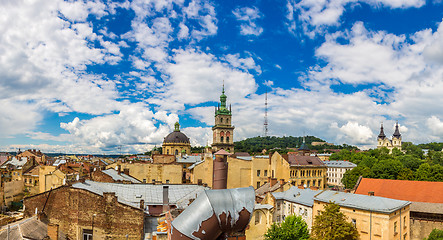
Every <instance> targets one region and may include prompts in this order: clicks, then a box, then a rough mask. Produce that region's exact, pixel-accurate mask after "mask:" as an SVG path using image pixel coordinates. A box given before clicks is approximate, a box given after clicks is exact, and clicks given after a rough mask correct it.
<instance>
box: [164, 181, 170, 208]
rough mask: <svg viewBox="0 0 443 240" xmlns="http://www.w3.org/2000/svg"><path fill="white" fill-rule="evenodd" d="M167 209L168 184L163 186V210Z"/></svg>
mask: <svg viewBox="0 0 443 240" xmlns="http://www.w3.org/2000/svg"><path fill="white" fill-rule="evenodd" d="M167 211H169V186H163V212H167Z"/></svg>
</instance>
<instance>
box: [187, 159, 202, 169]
mask: <svg viewBox="0 0 443 240" xmlns="http://www.w3.org/2000/svg"><path fill="white" fill-rule="evenodd" d="M202 162H204V161H200V162H196V163H194V164H192V165H191V166H189V167H188V169H189V170H191V169H194V168H195V167H196V166H197V165H199V164H200V163H202Z"/></svg>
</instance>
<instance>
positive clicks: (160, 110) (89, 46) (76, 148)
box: [0, 0, 443, 153]
mask: <svg viewBox="0 0 443 240" xmlns="http://www.w3.org/2000/svg"><path fill="white" fill-rule="evenodd" d="M0 13H1V15H0V16H1V17H0V83H1V84H0V96H1V97H0V150H2V151H15V150H17V149H18V148H22V149H25V148H38V149H41V150H43V151H45V152H66V153H117V152H120V149H119V146H121V149H122V152H125V153H136V152H144V151H147V150H149V149H150V148H152V147H153V146H155V145H157V146H159V145H161V142H162V140H163V138H164V137H165V136H166V135H167V134H168V133H169V132H170V131H172V129H173V125H174V123H175V122H176V121H180V124H181V127H182V131H183V132H185V133H186V134H187V135H188V136H189V137H190V138H191V142H192V144H193V145H205V144H207V143H209V144H210V143H211V141H212V137H211V136H212V134H211V126H212V124H213V121H214V116H213V112H214V106H215V105H216V104H217V101H218V98H219V96H220V93H221V87H222V83H223V80H224V81H225V88H226V94H227V96H228V103H230V104H232V108H233V123H234V125H235V127H236V130H235V134H234V139H235V140H241V139H244V138H247V137H254V136H259V135H263V121H264V93H265V91H268V101H269V111H268V121H269V134H270V135H274V136H283V135H286V136H289V135H292V136H300V135H302V134H303V133H306V134H308V135H315V136H317V137H320V138H322V139H325V140H327V141H329V142H333V143H336V144H342V143H347V144H353V145H357V146H359V147H361V148H363V149H367V148H371V147H374V144H375V140H376V136H377V135H378V131H379V127H380V123H381V122H383V123H384V125H385V133H386V134H387V135H392V134H393V128H394V124H395V122H396V121H398V122H399V124H400V131H401V133H402V134H403V140H404V141H412V142H414V143H422V142H430V141H442V140H443V139H442V136H443V108H441V106H440V105H441V103H442V102H443V94H441V92H442V90H443V65H442V64H443V25H442V18H443V3H442V2H441V1H437V0H434V1H424V0H362V1H358V0H302V1H294V0H278V1H264V0H263V1H205V0H177V1H174V0H169V1H157V0H151V1H148V0H135V1H100V0H95V1H62V0H54V1H45V0H40V1H39V0H34V1H1V2H0Z"/></svg>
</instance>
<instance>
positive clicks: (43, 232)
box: [0, 216, 66, 240]
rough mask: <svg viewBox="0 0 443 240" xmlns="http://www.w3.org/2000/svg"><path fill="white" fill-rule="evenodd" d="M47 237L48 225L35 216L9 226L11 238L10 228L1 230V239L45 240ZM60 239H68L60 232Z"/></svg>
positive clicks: (5, 227) (4, 227)
mask: <svg viewBox="0 0 443 240" xmlns="http://www.w3.org/2000/svg"><path fill="white" fill-rule="evenodd" d="M47 236H48V225H46V224H45V223H43V222H41V221H39V220H38V219H37V218H36V217H35V216H33V217H30V218H26V219H23V220H20V221H18V222H14V223H11V224H9V238H8V226H3V227H2V228H1V229H0V239H14V240H19V239H44V238H45V237H47ZM58 239H59V240H61V239H66V236H65V234H64V233H63V232H62V231H59V236H58Z"/></svg>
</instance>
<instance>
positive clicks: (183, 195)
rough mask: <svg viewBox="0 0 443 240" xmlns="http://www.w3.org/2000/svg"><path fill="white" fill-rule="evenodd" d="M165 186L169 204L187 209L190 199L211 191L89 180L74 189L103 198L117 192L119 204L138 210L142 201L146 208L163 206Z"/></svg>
mask: <svg viewBox="0 0 443 240" xmlns="http://www.w3.org/2000/svg"><path fill="white" fill-rule="evenodd" d="M163 186H169V194H168V195H169V203H170V204H172V205H176V206H177V207H178V208H186V206H187V205H188V204H189V200H190V199H195V198H196V197H197V195H199V194H200V193H201V192H202V191H203V190H205V189H209V188H207V187H203V186H198V185H169V184H165V185H151V184H122V183H103V182H94V181H89V180H86V181H85V182H84V183H81V182H78V183H75V184H73V185H72V187H74V188H79V189H84V190H87V191H90V192H93V193H96V194H99V195H102V196H103V193H105V192H115V196H116V197H117V201H118V202H120V203H123V204H127V205H130V206H133V207H136V208H139V207H140V200H142V199H143V200H144V202H145V206H147V205H160V204H163Z"/></svg>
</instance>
